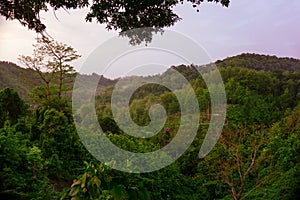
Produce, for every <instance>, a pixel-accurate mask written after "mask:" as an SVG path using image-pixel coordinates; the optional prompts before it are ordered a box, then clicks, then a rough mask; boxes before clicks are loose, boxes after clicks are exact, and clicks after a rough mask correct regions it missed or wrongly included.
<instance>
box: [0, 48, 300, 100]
mask: <svg viewBox="0 0 300 200" xmlns="http://www.w3.org/2000/svg"><path fill="white" fill-rule="evenodd" d="M215 64H216V65H217V66H218V67H229V66H231V67H242V68H248V69H253V70H264V71H274V70H281V71H297V72H300V60H299V59H295V58H278V57H276V56H269V55H260V54H251V53H244V54H240V55H237V56H233V57H228V58H226V59H224V60H219V61H216V62H215ZM174 68H176V70H178V71H179V72H181V71H182V72H184V73H185V74H184V75H185V76H186V77H189V78H188V79H193V78H195V77H197V75H198V73H196V70H195V69H193V67H191V66H189V67H186V66H184V65H180V66H177V67H174ZM184 68H185V69H184ZM195 73H196V74H195ZM80 76H82V77H81V78H82V80H85V79H86V80H94V79H95V80H97V79H99V78H100V77H101V79H100V82H99V85H100V86H101V88H105V87H109V86H112V85H114V84H115V83H116V82H117V81H118V80H111V79H108V78H105V77H103V76H100V75H98V74H96V73H93V74H92V75H80ZM41 84H42V81H41V80H40V79H39V77H38V76H37V74H36V72H35V71H34V70H32V69H24V68H21V67H19V66H18V65H16V64H15V63H12V62H6V61H0V90H1V89H3V88H5V87H10V88H12V89H14V90H16V91H17V92H18V93H19V95H20V96H21V97H22V98H24V99H28V94H29V93H30V91H31V90H32V89H33V88H34V87H36V86H38V85H41ZM101 88H100V90H101Z"/></svg>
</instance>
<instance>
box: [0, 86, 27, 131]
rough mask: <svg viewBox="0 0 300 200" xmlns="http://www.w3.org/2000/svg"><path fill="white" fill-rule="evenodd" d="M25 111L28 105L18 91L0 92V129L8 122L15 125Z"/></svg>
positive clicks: (8, 89)
mask: <svg viewBox="0 0 300 200" xmlns="http://www.w3.org/2000/svg"><path fill="white" fill-rule="evenodd" d="M25 111H26V105H25V103H24V101H23V100H22V99H21V98H20V97H19V95H18V93H17V92H16V91H14V90H13V89H10V88H5V89H3V90H1V91H0V112H1V115H0V127H3V125H4V123H5V121H6V120H9V121H10V123H11V124H15V123H16V122H17V120H18V118H19V117H20V116H22V115H23V114H25Z"/></svg>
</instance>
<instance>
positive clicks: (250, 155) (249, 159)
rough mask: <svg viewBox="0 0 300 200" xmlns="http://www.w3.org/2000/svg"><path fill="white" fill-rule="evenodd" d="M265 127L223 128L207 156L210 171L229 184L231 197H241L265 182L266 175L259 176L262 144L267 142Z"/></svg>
mask: <svg viewBox="0 0 300 200" xmlns="http://www.w3.org/2000/svg"><path fill="white" fill-rule="evenodd" d="M265 132H266V130H264V129H262V128H259V127H255V129H253V130H249V129H246V128H245V127H244V128H240V129H232V128H230V127H229V128H226V129H225V130H224V131H223V133H222V135H221V136H220V139H219V144H218V145H220V146H218V147H216V150H215V152H213V154H214V153H216V155H214V156H213V155H210V156H208V157H209V158H206V161H207V163H209V166H210V167H211V168H212V169H214V170H215V172H209V174H210V175H213V176H215V178H216V180H217V181H219V180H221V181H222V182H223V183H225V184H227V185H228V186H229V190H230V191H231V195H232V197H233V199H235V200H240V199H244V198H245V197H246V196H248V195H250V194H251V193H252V192H253V191H254V190H255V189H257V188H259V187H261V186H263V185H264V184H266V183H267V182H266V181H267V180H266V176H263V175H262V176H261V177H260V176H258V175H257V174H258V171H260V170H262V169H263V167H261V166H263V159H260V156H261V154H262V153H263V149H264V147H265V146H264V144H266V143H267V139H266V136H267V135H266V133H265Z"/></svg>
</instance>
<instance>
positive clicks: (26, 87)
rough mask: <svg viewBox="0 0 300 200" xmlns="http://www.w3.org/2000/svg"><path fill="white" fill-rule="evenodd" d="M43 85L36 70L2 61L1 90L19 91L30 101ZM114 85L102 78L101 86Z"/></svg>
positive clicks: (84, 77) (0, 71)
mask: <svg viewBox="0 0 300 200" xmlns="http://www.w3.org/2000/svg"><path fill="white" fill-rule="evenodd" d="M81 76H82V80H84V79H94V78H99V77H97V76H99V75H98V74H95V73H93V74H92V75H81ZM42 83H43V82H42V81H41V79H40V77H39V76H38V75H37V73H36V72H35V71H34V70H32V69H24V68H22V67H19V66H18V65H16V64H15V63H12V62H6V61H0V90H1V89H3V88H6V87H9V88H12V89H14V90H15V91H17V92H18V94H19V95H20V96H21V98H23V99H28V94H29V93H30V92H31V91H32V89H33V88H34V87H36V86H39V85H41V84H42ZM114 83H115V80H110V79H107V78H105V77H101V79H100V83H99V84H100V85H101V86H103V87H108V86H111V85H113V84H114Z"/></svg>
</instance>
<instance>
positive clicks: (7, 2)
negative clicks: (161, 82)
mask: <svg viewBox="0 0 300 200" xmlns="http://www.w3.org/2000/svg"><path fill="white" fill-rule="evenodd" d="M183 2H184V0H156V1H151V0H144V1H140V0H130V1H129V0H93V2H92V3H91V5H90V3H89V1H88V0H68V1H57V0H40V1H32V0H14V1H11V0H2V1H1V2H0V14H1V15H2V16H4V17H5V18H6V19H7V20H15V19H16V20H19V21H20V23H21V24H22V25H24V26H27V27H28V28H29V29H33V30H35V31H36V32H43V31H44V30H45V29H46V26H45V25H44V24H43V22H42V21H41V18H40V13H41V12H42V11H44V12H47V11H49V7H52V8H53V10H54V11H56V10H58V9H60V8H62V9H65V10H69V9H77V8H84V7H89V9H90V11H89V13H88V14H87V16H86V18H85V19H86V21H89V22H91V21H92V20H93V19H96V21H97V22H99V23H100V24H105V25H106V28H107V29H108V30H111V29H115V30H117V29H120V30H121V31H126V30H131V29H135V28H142V27H151V28H153V31H159V30H161V29H162V28H164V27H169V26H172V25H174V23H176V22H177V21H179V20H180V17H179V16H178V15H177V14H175V13H174V12H173V10H172V8H173V7H174V6H175V5H177V4H179V3H183ZM187 2H190V3H192V5H193V7H194V8H195V7H197V6H198V5H200V4H201V3H202V2H204V0H187ZM207 2H215V3H221V4H222V5H223V6H226V7H228V5H229V2H230V0H207ZM197 11H199V10H197ZM146 35H147V34H146Z"/></svg>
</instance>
